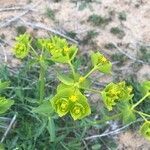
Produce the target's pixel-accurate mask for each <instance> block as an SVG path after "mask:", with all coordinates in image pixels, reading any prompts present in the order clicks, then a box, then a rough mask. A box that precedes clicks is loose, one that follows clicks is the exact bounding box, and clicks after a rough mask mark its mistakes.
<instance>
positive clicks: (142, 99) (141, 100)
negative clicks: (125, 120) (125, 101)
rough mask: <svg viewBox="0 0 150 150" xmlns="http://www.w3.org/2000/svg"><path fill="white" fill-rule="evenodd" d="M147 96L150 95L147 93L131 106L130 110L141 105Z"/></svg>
mask: <svg viewBox="0 0 150 150" xmlns="http://www.w3.org/2000/svg"><path fill="white" fill-rule="evenodd" d="M149 95H150V93H147V94H146V95H145V96H144V97H142V98H141V99H140V100H139V101H138V102H137V103H135V104H134V105H133V106H132V109H134V108H135V107H136V106H138V105H139V104H140V103H142V102H143V101H144V100H145V99H146V98H147V97H148V96H149Z"/></svg>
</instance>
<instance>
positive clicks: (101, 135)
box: [85, 119, 142, 140]
mask: <svg viewBox="0 0 150 150" xmlns="http://www.w3.org/2000/svg"><path fill="white" fill-rule="evenodd" d="M139 121H142V120H141V119H139V120H136V121H133V122H131V123H129V124H127V125H125V126H123V127H121V128H118V129H116V130H113V131H110V132H106V133H105V132H104V133H102V134H98V135H93V136H89V137H86V138H85V140H91V139H95V138H101V137H104V136H108V135H115V134H118V133H119V132H121V131H122V130H124V129H125V128H127V127H129V126H130V125H131V124H134V123H135V122H139Z"/></svg>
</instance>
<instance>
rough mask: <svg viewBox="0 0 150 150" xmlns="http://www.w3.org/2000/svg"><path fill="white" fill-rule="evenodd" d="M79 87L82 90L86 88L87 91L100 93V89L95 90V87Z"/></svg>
mask: <svg viewBox="0 0 150 150" xmlns="http://www.w3.org/2000/svg"><path fill="white" fill-rule="evenodd" d="M81 89H83V90H87V91H90V92H93V93H98V94H100V91H99V90H95V89H88V88H83V87H81Z"/></svg>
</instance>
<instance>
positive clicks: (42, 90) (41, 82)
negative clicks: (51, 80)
mask: <svg viewBox="0 0 150 150" xmlns="http://www.w3.org/2000/svg"><path fill="white" fill-rule="evenodd" d="M44 93H45V68H44V67H43V65H42V64H40V76H39V97H40V99H39V103H40V104H41V103H42V101H43V99H44Z"/></svg>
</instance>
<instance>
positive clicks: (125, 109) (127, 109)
mask: <svg viewBox="0 0 150 150" xmlns="http://www.w3.org/2000/svg"><path fill="white" fill-rule="evenodd" d="M118 107H120V108H119V109H120V111H121V113H122V120H123V124H129V123H131V122H133V121H135V120H136V115H135V113H134V112H133V110H132V109H131V108H132V107H131V105H130V104H129V103H128V102H121V103H119V104H118Z"/></svg>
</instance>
